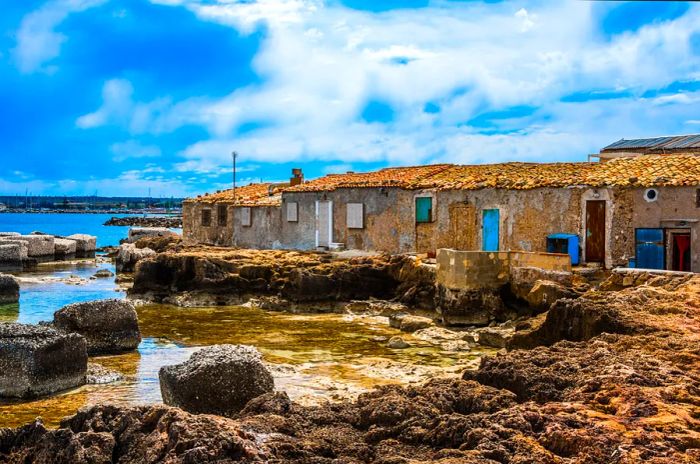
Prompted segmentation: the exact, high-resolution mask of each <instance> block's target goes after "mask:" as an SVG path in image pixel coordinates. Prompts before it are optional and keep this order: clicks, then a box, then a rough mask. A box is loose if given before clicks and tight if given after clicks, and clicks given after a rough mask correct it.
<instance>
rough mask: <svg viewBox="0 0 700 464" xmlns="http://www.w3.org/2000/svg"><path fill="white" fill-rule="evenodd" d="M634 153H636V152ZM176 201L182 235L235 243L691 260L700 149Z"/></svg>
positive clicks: (698, 268)
mask: <svg viewBox="0 0 700 464" xmlns="http://www.w3.org/2000/svg"><path fill="white" fill-rule="evenodd" d="M640 155H641V154H640ZM299 177H300V176H299V173H298V172H297V175H296V176H295V177H294V178H293V179H292V182H290V183H289V184H252V185H248V186H245V187H240V188H237V189H236V194H235V195H236V199H235V201H234V198H233V192H232V191H231V190H226V191H223V192H218V193H215V194H210V195H203V196H200V197H197V198H192V199H189V200H187V201H185V203H184V206H183V219H184V238H185V240H186V241H189V242H195V243H207V244H213V245H220V246H237V247H243V248H280V249H300V250H309V249H317V248H322V249H334V248H341V247H344V248H348V249H359V250H372V251H383V252H390V253H402V252H417V253H429V254H433V253H435V251H436V250H437V249H438V248H453V249H457V250H483V251H496V250H512V251H520V250H522V251H540V252H544V251H557V252H568V253H569V254H570V255H571V257H572V262H573V264H583V263H598V264H600V265H602V266H605V267H606V268H611V267H615V266H630V265H631V266H636V267H644V268H654V269H670V270H682V271H694V272H700V156H697V155H694V154H666V155H659V154H648V155H647V154H644V156H624V157H614V158H611V159H609V160H606V162H603V163H548V164H544V163H502V164H491V165H450V164H440V165H430V166H417V167H400V168H387V169H382V170H379V171H375V172H369V173H347V174H332V175H327V176H324V177H321V178H319V179H315V180H312V181H309V182H303V181H300V180H299Z"/></svg>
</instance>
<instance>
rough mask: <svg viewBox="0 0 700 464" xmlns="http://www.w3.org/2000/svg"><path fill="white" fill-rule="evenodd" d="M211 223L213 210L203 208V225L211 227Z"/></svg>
mask: <svg viewBox="0 0 700 464" xmlns="http://www.w3.org/2000/svg"><path fill="white" fill-rule="evenodd" d="M210 225H211V210H210V209H203V210H202V227H209V226H210Z"/></svg>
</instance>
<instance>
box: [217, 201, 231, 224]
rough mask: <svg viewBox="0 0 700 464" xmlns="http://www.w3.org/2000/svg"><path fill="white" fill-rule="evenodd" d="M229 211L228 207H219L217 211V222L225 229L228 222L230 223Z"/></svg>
mask: <svg viewBox="0 0 700 464" xmlns="http://www.w3.org/2000/svg"><path fill="white" fill-rule="evenodd" d="M227 216H228V209H227V208H226V205H219V206H218V208H217V210H216V220H217V222H218V223H219V226H222V227H225V226H226V222H227V221H228V217H227Z"/></svg>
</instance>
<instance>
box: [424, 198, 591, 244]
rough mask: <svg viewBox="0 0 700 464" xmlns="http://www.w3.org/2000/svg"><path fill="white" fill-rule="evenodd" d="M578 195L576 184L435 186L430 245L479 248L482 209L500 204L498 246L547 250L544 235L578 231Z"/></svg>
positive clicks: (579, 216)
mask: <svg viewBox="0 0 700 464" xmlns="http://www.w3.org/2000/svg"><path fill="white" fill-rule="evenodd" d="M580 195H581V190H580V189H577V188H569V189H554V188H542V189H533V190H502V189H482V190H467V191H445V192H439V193H438V194H437V201H436V202H435V207H436V217H437V222H436V224H435V234H434V242H433V243H434V244H433V250H435V249H437V248H456V249H462V250H480V249H481V244H482V217H483V213H482V211H483V210H485V209H498V210H499V212H500V213H499V214H500V237H499V242H500V249H501V250H523V251H546V250H547V240H546V238H547V235H550V234H554V233H558V232H565V233H573V234H578V235H581V233H582V224H581V215H580V213H579V212H580V208H581V206H580ZM456 245H460V246H456Z"/></svg>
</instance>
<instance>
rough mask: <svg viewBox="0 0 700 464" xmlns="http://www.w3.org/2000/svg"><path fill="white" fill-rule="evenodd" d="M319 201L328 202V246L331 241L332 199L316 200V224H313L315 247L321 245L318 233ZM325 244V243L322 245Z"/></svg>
mask: <svg viewBox="0 0 700 464" xmlns="http://www.w3.org/2000/svg"><path fill="white" fill-rule="evenodd" d="M321 203H328V247H329V248H330V245H331V243H333V201H332V200H316V213H315V217H316V224H315V227H314V229H315V234H316V237H315V241H316V248H318V247H319V246H321V244H320V233H319V212H320V208H321ZM324 246H325V245H324Z"/></svg>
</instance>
